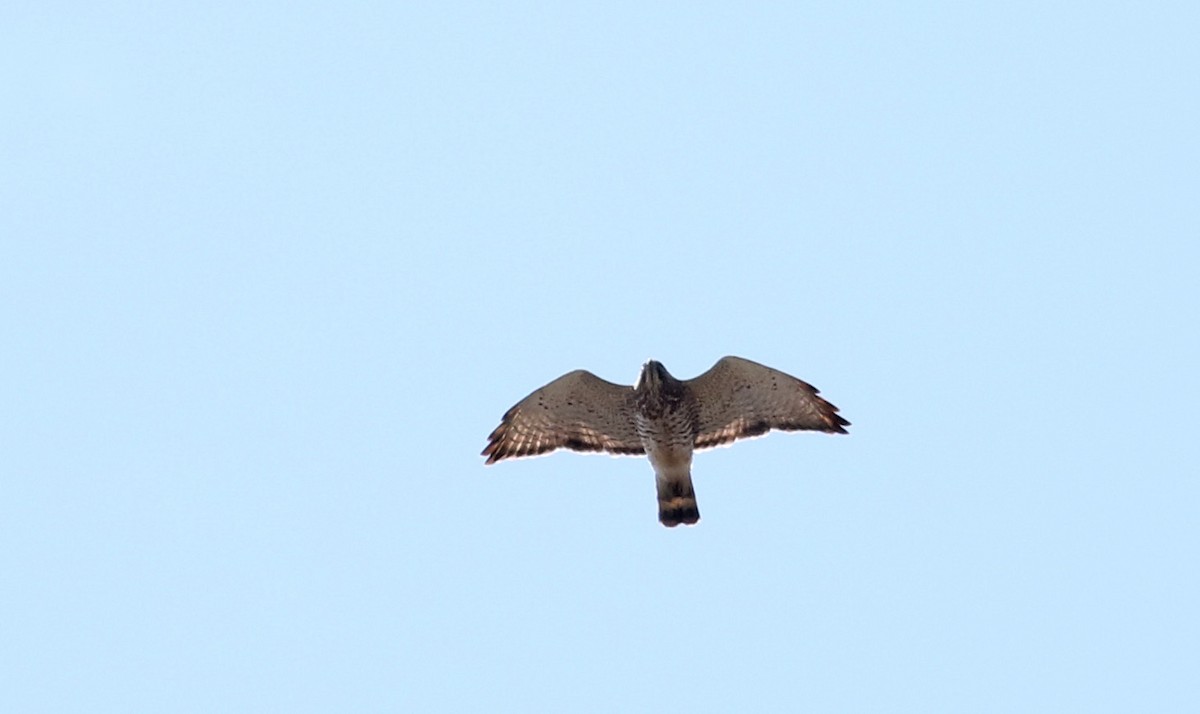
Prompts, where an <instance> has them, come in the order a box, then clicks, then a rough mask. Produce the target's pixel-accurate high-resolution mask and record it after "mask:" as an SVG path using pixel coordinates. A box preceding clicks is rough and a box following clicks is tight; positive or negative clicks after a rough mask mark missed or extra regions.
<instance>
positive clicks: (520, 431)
mask: <svg viewBox="0 0 1200 714" xmlns="http://www.w3.org/2000/svg"><path fill="white" fill-rule="evenodd" d="M633 413H634V401H633V387H623V386H621V385H619V384H613V383H612V382H608V381H605V380H603V379H600V378H599V377H597V376H596V375H594V374H592V373H591V372H588V371H586V370H582V369H577V370H575V371H574V372H569V373H567V374H564V375H563V376H561V377H559V378H558V379H556V380H554V381H553V382H551V383H550V384H547V385H546V386H544V387H542V388H541V389H539V390H537V391H535V392H534V393H533V394H530V395H529V396H528V397H525V398H524V399H522V400H521V401H520V402H518V403H517V405H516V406H514V407H513V408H512V409H509V410H508V412H507V413H505V415H504V418H503V419H501V420H500V426H498V427H496V430H495V431H493V432H492V435H491V436H489V437H488V445H487V447H486V448H485V449H484V450H483V454H482V455H483V456H486V457H488V459H487V463H489V464H494V463H496V462H497V461H499V460H501V459H507V458H512V457H517V456H536V455H538V454H545V453H548V452H551V451H554V450H555V449H558V448H566V449H572V450H574V451H607V452H609V453H611V454H630V455H637V454H644V453H645V450H644V449H643V447H642V440H641V438H640V437H639V436H638V434H637V429H636V427H635V426H634V417H633Z"/></svg>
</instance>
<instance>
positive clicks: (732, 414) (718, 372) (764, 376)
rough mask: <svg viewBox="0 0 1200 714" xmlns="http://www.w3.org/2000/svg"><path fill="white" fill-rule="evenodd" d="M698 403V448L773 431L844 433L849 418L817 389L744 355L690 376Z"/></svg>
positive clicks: (688, 383) (720, 361)
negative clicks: (841, 413)
mask: <svg viewBox="0 0 1200 714" xmlns="http://www.w3.org/2000/svg"><path fill="white" fill-rule="evenodd" d="M686 384H687V385H688V386H689V387H691V389H692V391H693V393H694V394H695V395H696V400H697V402H698V403H699V408H700V412H699V418H698V419H697V427H698V429H697V431H698V433H697V435H696V448H697V449H706V448H709V447H713V446H720V445H722V444H728V443H730V442H733V441H735V440H737V439H742V438H747V437H751V436H760V435H762V434H765V433H767V432H768V431H770V430H771V429H779V430H781V431H799V430H808V431H824V432H830V433H835V434H845V433H846V429H845V427H847V426H850V422H848V421H846V420H845V419H843V418H842V417H841V416H839V415H838V413H837V412H838V408H837V407H835V406H834V405H832V404H830V403H829V402H827V401H825V400H824V399H822V398H821V397H820V396H818V391H817V389H816V387H814V386H812V385H811V384H809V383H807V382H804V381H802V380H799V379H796V378H795V377H793V376H791V375H789V374H785V373H783V372H780V371H779V370H777V369H771V368H770V367H766V366H764V365H761V364H758V363H757V362H751V361H750V360H747V359H742V358H741V357H722V358H721V359H720V360H718V361H717V363H716V364H715V365H713V366H712V369H710V370H708V371H707V372H705V373H704V374H702V375H700V376H699V377H696V378H695V379H690V380H688V381H687V382H686Z"/></svg>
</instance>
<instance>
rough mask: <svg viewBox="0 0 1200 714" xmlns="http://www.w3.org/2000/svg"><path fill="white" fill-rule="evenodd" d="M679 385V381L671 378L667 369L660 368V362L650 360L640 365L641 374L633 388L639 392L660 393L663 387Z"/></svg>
mask: <svg viewBox="0 0 1200 714" xmlns="http://www.w3.org/2000/svg"><path fill="white" fill-rule="evenodd" d="M676 384H679V380H677V379H675V378H674V377H672V376H671V373H670V372H668V371H667V368H666V367H664V366H662V362H656V361H655V360H650V361H649V362H647V363H646V364H644V365H642V373H641V374H639V375H638V379H637V383H636V384H634V385H633V388H634V389H636V390H637V391H639V392H646V391H650V392H660V391H662V389H663V387H664V386H668V385H669V386H673V385H676Z"/></svg>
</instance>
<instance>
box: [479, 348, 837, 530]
mask: <svg viewBox="0 0 1200 714" xmlns="http://www.w3.org/2000/svg"><path fill="white" fill-rule="evenodd" d="M837 412H838V409H837V407H835V406H833V405H832V404H830V403H829V402H827V401H825V400H824V399H822V398H821V397H819V396H818V395H817V389H816V388H815V387H813V386H812V385H810V384H808V383H806V382H802V381H801V380H799V379H796V378H795V377H792V376H791V375H787V374H784V373H783V372H780V371H779V370H776V369H771V368H770V367H765V366H763V365H761V364H758V363H756V362H751V361H750V360H747V359H742V358H740V357H723V358H721V359H720V360H718V361H717V363H716V364H715V365H713V366H712V369H710V370H708V371H707V372H705V373H704V374H702V375H700V376H699V377H696V378H695V379H687V380H683V381H680V380H678V379H675V378H674V377H672V376H671V375H670V373H668V372H667V369H666V368H665V367H663V366H662V364H660V363H658V362H655V361H653V360H651V361H649V362H647V363H646V364H645V365H644V366H643V367H642V373H641V375H639V376H638V380H637V384H635V385H634V386H632V387H626V386H622V385H619V384H613V383H612V382H608V381H605V380H603V379H600V378H599V377H597V376H596V375H594V374H592V373H591V372H588V371H586V370H582V369H579V370H575V371H574V372H569V373H567V374H564V375H563V376H561V377H559V378H558V379H556V380H554V381H553V382H551V383H549V384H547V385H546V386H544V387H542V388H541V389H538V390H537V391H535V392H533V393H532V394H530V395H529V396H528V397H526V398H525V399H522V400H521V401H520V402H518V403H517V404H516V406H514V407H513V408H512V409H509V410H508V412H507V413H505V415H504V418H503V419H502V420H501V422H500V426H498V427H496V429H495V431H493V432H492V434H491V436H490V437H488V445H487V448H485V449H484V450H483V455H484V456H486V457H488V458H487V463H488V464H493V463H495V462H497V461H500V460H501V459H507V458H513V457H519V456H537V455H538V454H545V453H549V452H551V451H554V450H555V449H559V448H566V449H572V450H574V451H606V452H608V453H610V454H626V455H631V456H643V455H645V456H648V457H649V459H650V465H651V466H652V467H654V475H655V481H656V483H657V487H658V519H659V521H661V522H662V524H663V525H664V526H677V525H679V524H680V523H687V524H692V523H695V522H696V521H698V520H700V511H699V509H698V508H697V507H696V492H695V490H694V489H693V488H692V452H693V451H695V450H696V449H706V448H709V447H712V446H720V445H722V444H728V443H731V442H733V441H735V440H737V439H741V438H745V437H752V436H760V435H762V434H765V433H766V432H768V431H770V430H771V429H780V430H782V431H798V430H809V431H824V432H830V433H838V434H845V433H846V429H845V428H844V427H847V426H849V425H850V422H848V421H846V420H845V419H843V418H842V417H841V416H839V415H838V413H837Z"/></svg>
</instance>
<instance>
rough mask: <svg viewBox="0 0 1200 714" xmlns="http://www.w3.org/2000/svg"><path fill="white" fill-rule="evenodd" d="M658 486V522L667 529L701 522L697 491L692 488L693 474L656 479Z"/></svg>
mask: <svg viewBox="0 0 1200 714" xmlns="http://www.w3.org/2000/svg"><path fill="white" fill-rule="evenodd" d="M655 482H656V483H657V485H658V520H659V522H660V523H662V524H663V525H664V526H666V527H667V528H674V527H675V526H677V525H679V524H680V523H683V524H686V525H689V526H690V525H692V524H693V523H695V522H696V521H698V520H700V509H699V508H698V507H697V506H696V491H695V489H693V488H692V474H691V473H685V474H683V475H682V476H669V477H667V478H666V479H661V478H660V479H655Z"/></svg>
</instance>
